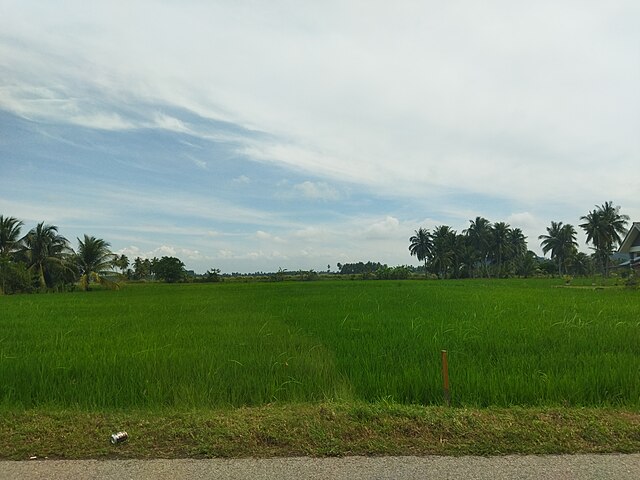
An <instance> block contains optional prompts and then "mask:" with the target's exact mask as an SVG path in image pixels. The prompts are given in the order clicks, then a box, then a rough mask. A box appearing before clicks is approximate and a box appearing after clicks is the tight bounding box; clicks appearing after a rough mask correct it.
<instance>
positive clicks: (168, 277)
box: [153, 257, 187, 283]
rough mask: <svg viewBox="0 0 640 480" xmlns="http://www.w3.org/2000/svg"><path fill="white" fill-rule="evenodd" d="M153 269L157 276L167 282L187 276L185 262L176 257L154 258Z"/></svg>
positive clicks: (177, 280)
mask: <svg viewBox="0 0 640 480" xmlns="http://www.w3.org/2000/svg"><path fill="white" fill-rule="evenodd" d="M154 260H155V261H154V263H153V271H154V273H155V276H156V278H158V279H159V280H163V281H165V282H167V283H174V282H180V281H182V280H184V279H185V278H186V275H187V272H186V270H185V268H184V263H182V261H181V260H180V259H178V258H176V257H162V258H160V259H154Z"/></svg>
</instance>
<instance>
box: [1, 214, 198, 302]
mask: <svg viewBox="0 0 640 480" xmlns="http://www.w3.org/2000/svg"><path fill="white" fill-rule="evenodd" d="M23 226H24V223H23V222H22V221H21V220H19V219H17V218H15V217H6V216H4V215H0V294H3V293H7V294H8V293H28V292H36V291H65V290H71V289H73V288H75V287H76V285H79V286H80V288H81V289H82V290H90V288H91V287H90V286H91V283H99V284H102V285H104V286H106V287H108V288H114V289H115V288H118V282H117V280H118V276H117V274H116V273H115V270H114V269H115V268H119V269H120V270H121V271H122V272H126V273H130V274H131V276H132V277H133V278H146V276H151V275H153V276H154V277H155V278H158V279H161V280H164V281H168V282H171V281H179V280H181V279H182V278H184V275H185V274H186V271H185V268H184V264H183V263H182V262H181V261H180V260H179V259H177V258H175V257H162V258H160V259H154V260H153V261H150V260H143V259H141V258H136V259H135V261H134V270H133V271H129V270H128V266H129V259H128V258H127V257H126V256H125V255H117V254H114V253H113V252H111V250H110V245H109V243H108V242H106V241H105V240H103V239H101V238H96V237H94V236H90V235H86V234H85V235H84V236H83V238H77V242H78V244H77V247H76V249H75V250H74V249H73V248H72V247H71V244H70V242H69V240H67V239H66V238H65V237H63V236H62V235H60V233H59V232H58V227H57V226H55V225H48V224H46V223H44V222H41V223H38V224H37V225H36V226H35V227H33V228H32V229H31V230H29V231H28V232H27V233H26V234H25V235H22V227H23Z"/></svg>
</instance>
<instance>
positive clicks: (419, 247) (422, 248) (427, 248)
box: [409, 228, 433, 278]
mask: <svg viewBox="0 0 640 480" xmlns="http://www.w3.org/2000/svg"><path fill="white" fill-rule="evenodd" d="M409 242H410V243H409V252H410V253H411V255H415V256H416V257H417V258H418V261H420V262H422V261H424V276H425V278H426V276H427V262H428V260H429V258H430V257H431V249H432V248H433V241H432V238H431V234H430V233H429V230H427V229H426V228H419V229H418V230H416V231H415V235H413V236H412V237H411V238H409Z"/></svg>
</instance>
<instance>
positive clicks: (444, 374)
mask: <svg viewBox="0 0 640 480" xmlns="http://www.w3.org/2000/svg"><path fill="white" fill-rule="evenodd" d="M442 381H443V384H444V401H445V403H446V404H447V407H449V406H451V394H450V393H449V364H448V362H447V351H446V350H442Z"/></svg>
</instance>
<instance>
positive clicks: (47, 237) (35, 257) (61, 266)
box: [20, 222, 75, 289]
mask: <svg viewBox="0 0 640 480" xmlns="http://www.w3.org/2000/svg"><path fill="white" fill-rule="evenodd" d="M20 254H21V255H22V257H23V258H24V259H25V263H26V264H27V266H28V267H29V268H30V269H31V270H32V272H33V273H34V275H35V276H36V278H37V281H38V285H39V287H40V288H41V289H45V288H53V287H54V286H55V285H56V284H58V283H67V282H69V281H72V280H73V277H74V276H75V272H74V270H73V262H72V261H71V257H72V254H73V251H72V250H71V249H70V248H69V242H68V241H67V239H66V238H64V237H63V236H62V235H59V234H58V227H56V226H55V225H46V224H45V223H44V222H41V223H39V224H38V225H36V226H35V227H34V228H32V229H31V230H30V231H29V233H27V234H26V235H25V236H24V238H23V239H22V249H21V251H20Z"/></svg>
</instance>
